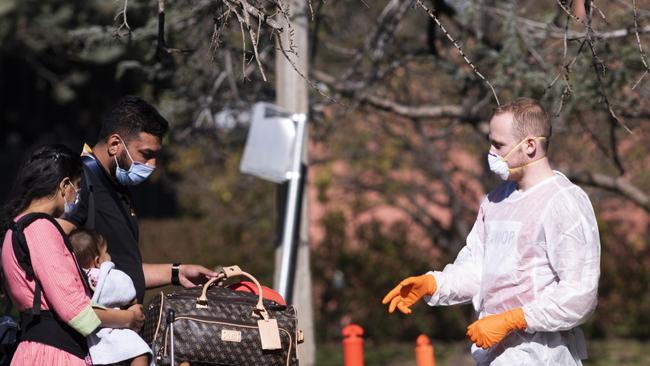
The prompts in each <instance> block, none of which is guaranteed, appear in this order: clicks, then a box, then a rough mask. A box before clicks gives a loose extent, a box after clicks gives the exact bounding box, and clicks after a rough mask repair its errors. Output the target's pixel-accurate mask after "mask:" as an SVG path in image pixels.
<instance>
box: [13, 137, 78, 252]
mask: <svg viewBox="0 0 650 366" xmlns="http://www.w3.org/2000/svg"><path fill="white" fill-rule="evenodd" d="M81 164H82V163H81V156H80V155H79V154H78V153H75V152H73V151H72V150H70V149H69V148H67V147H66V146H63V145H46V146H43V147H41V148H39V149H37V150H36V151H34V152H33V153H32V154H30V155H29V157H28V158H27V159H26V160H25V162H24V163H23V165H22V166H21V167H20V170H19V171H18V174H16V179H15V180H14V182H13V186H12V189H11V194H10V195H9V200H8V201H7V203H6V204H5V205H4V206H3V207H2V211H0V234H1V236H0V240H2V238H4V234H5V232H6V231H7V229H8V228H9V225H10V224H11V221H12V220H13V219H14V218H15V217H16V216H17V215H18V214H19V213H20V212H22V211H24V210H25V209H26V208H27V206H29V203H30V202H31V201H32V200H33V199H36V198H42V197H47V196H49V195H51V194H53V193H55V191H56V189H57V186H58V185H59V183H61V181H62V180H63V178H65V177H69V178H70V180H72V181H74V180H76V179H77V178H80V177H81V174H82V170H81V169H82V168H81Z"/></svg>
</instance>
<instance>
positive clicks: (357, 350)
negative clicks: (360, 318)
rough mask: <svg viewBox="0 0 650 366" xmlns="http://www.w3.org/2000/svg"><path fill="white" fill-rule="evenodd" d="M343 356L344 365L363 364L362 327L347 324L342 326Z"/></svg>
mask: <svg viewBox="0 0 650 366" xmlns="http://www.w3.org/2000/svg"><path fill="white" fill-rule="evenodd" d="M341 334H343V357H344V360H345V363H344V365H345V366H363V328H361V327H360V326H358V325H356V324H349V325H346V326H345V327H344V328H343V331H342V332H341Z"/></svg>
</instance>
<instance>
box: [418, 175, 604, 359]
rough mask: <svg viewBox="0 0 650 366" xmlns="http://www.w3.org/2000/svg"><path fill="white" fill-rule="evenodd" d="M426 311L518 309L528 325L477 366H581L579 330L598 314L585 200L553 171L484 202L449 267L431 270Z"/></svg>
mask: <svg viewBox="0 0 650 366" xmlns="http://www.w3.org/2000/svg"><path fill="white" fill-rule="evenodd" d="M430 273H432V274H433V275H434V277H435V278H436V282H437V285H438V289H437V291H436V293H435V294H434V295H433V296H431V297H428V296H427V297H425V301H427V303H428V304H429V305H431V306H439V305H454V304H463V303H468V302H470V301H471V302H472V303H473V305H474V309H475V310H476V311H477V313H478V316H479V318H483V317H485V316H487V315H492V314H498V313H502V312H504V311H507V310H510V309H514V308H518V307H522V308H523V310H524V314H525V317H526V322H527V323H528V328H527V329H526V330H525V331H514V332H511V333H510V334H509V335H508V336H506V337H505V338H504V339H503V340H502V341H501V342H500V343H498V344H497V345H495V346H493V347H492V348H489V349H487V350H484V349H482V348H479V347H477V346H476V345H472V356H473V357H474V358H475V359H476V362H477V364H478V365H508V366H513V365H581V364H582V362H581V359H585V358H586V357H587V350H586V345H585V339H584V336H583V334H582V331H581V330H580V328H578V325H580V324H582V323H584V322H585V321H586V320H587V318H588V317H589V316H590V315H591V314H592V313H593V311H594V309H595V308H596V303H597V295H598V278H599V276H600V238H599V235H598V226H597V224H596V218H595V215H594V211H593V208H592V206H591V203H590V201H589V198H588V197H587V194H586V193H585V192H584V191H583V190H582V189H580V188H579V187H578V186H576V185H574V184H573V183H571V182H570V181H569V180H568V179H567V178H566V177H565V176H564V175H562V174H561V173H559V172H555V175H554V176H553V177H550V178H547V179H545V180H544V181H542V182H540V183H538V184H537V185H535V186H533V187H531V188H530V189H529V190H527V191H525V192H519V191H517V190H516V184H515V183H514V182H506V183H504V184H502V185H501V186H500V187H498V188H497V189H496V190H494V191H492V192H490V193H489V194H488V195H487V196H486V198H485V199H484V200H483V202H482V203H481V207H480V209H479V213H478V217H477V218H476V222H475V223H474V227H473V228H472V230H471V232H470V234H469V236H468V237H467V243H466V245H465V247H463V248H462V250H461V251H460V253H459V254H458V257H457V258H456V260H455V261H454V263H452V264H449V265H447V266H446V267H445V268H444V270H443V271H436V272H430Z"/></svg>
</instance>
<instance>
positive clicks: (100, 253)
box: [70, 229, 111, 268]
mask: <svg viewBox="0 0 650 366" xmlns="http://www.w3.org/2000/svg"><path fill="white" fill-rule="evenodd" d="M70 243H71V244H72V249H73V250H74V255H75V256H76V257H77V261H78V262H79V265H80V266H81V267H82V268H99V266H100V265H101V264H102V263H104V262H106V261H110V260H111V256H110V254H108V244H107V243H106V239H104V237H103V236H101V235H100V234H99V233H98V232H96V231H95V230H89V229H76V230H74V231H73V232H71V233H70Z"/></svg>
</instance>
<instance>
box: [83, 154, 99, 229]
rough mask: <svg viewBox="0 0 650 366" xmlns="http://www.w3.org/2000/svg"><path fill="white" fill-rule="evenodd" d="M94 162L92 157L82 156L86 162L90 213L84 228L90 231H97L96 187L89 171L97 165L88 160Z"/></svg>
mask: <svg viewBox="0 0 650 366" xmlns="http://www.w3.org/2000/svg"><path fill="white" fill-rule="evenodd" d="M89 159H90V160H92V159H93V158H91V157H90V156H82V157H81V161H82V162H84V169H82V170H83V174H84V183H86V187H88V213H87V216H86V223H85V224H84V226H85V227H86V228H88V229H92V230H94V229H95V187H94V185H93V181H92V179H90V173H89V172H88V171H89V170H92V169H93V168H92V166H93V165H95V166H96V164H92V162H90V161H88V162H86V161H87V160H89Z"/></svg>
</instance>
